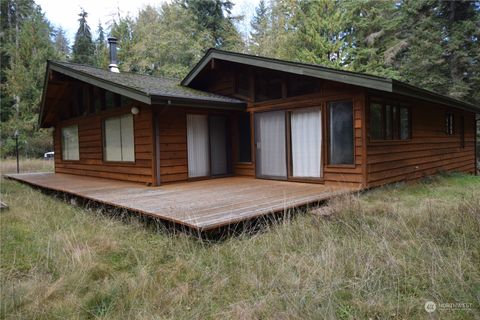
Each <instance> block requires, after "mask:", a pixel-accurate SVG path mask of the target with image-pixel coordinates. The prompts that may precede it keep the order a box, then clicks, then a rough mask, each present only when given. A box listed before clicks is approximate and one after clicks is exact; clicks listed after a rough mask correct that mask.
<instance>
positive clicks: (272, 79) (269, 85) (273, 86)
mask: <svg viewBox="0 0 480 320" xmlns="http://www.w3.org/2000/svg"><path fill="white" fill-rule="evenodd" d="M282 84H283V75H282V74H277V73H270V72H269V73H267V72H259V73H257V74H256V75H255V101H257V102H261V101H267V100H274V99H280V98H281V97H282Z"/></svg>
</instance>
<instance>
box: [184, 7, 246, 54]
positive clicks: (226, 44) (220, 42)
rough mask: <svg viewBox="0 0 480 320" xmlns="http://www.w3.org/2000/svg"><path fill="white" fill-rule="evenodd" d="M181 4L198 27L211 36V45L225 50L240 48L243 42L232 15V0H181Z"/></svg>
mask: <svg viewBox="0 0 480 320" xmlns="http://www.w3.org/2000/svg"><path fill="white" fill-rule="evenodd" d="M182 4H183V6H184V7H185V8H187V9H188V10H189V11H190V12H191V13H192V16H193V17H195V21H196V22H197V24H198V26H199V27H200V28H203V29H205V30H207V31H208V32H209V33H210V34H211V36H212V38H213V44H212V45H213V46H214V47H216V48H221V49H226V50H240V49H241V48H243V42H242V39H241V37H240V34H239V32H238V30H237V29H236V28H235V25H234V21H235V20H236V19H239V18H238V17H232V16H231V13H232V9H233V6H234V4H233V2H232V1H230V0H183V3H182Z"/></svg>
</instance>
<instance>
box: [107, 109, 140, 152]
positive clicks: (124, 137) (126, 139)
mask: <svg viewBox="0 0 480 320" xmlns="http://www.w3.org/2000/svg"><path fill="white" fill-rule="evenodd" d="M103 130H104V135H103V136H104V159H105V160H106V161H135V149H134V138H133V116H132V115H131V114H126V115H123V116H119V117H112V118H108V119H105V121H104V126H103Z"/></svg>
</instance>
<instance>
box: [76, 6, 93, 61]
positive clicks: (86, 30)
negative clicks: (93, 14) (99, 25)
mask: <svg viewBox="0 0 480 320" xmlns="http://www.w3.org/2000/svg"><path fill="white" fill-rule="evenodd" d="M78 16H79V17H80V19H78V22H79V27H78V30H77V33H76V34H75V42H74V44H73V48H72V53H73V62H77V63H84V64H93V62H94V53H95V46H94V44H93V41H92V33H91V31H90V27H89V25H88V23H87V16H88V13H87V12H86V11H85V10H83V9H82V10H81V12H80V13H79V14H78Z"/></svg>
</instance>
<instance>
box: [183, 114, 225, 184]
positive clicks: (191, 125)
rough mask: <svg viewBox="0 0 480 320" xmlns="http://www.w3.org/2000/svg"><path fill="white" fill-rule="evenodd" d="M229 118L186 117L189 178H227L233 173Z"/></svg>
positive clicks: (196, 115) (189, 115) (188, 115)
mask: <svg viewBox="0 0 480 320" xmlns="http://www.w3.org/2000/svg"><path fill="white" fill-rule="evenodd" d="M228 137H229V134H228V125H227V118H226V117H225V116H222V115H212V116H208V115H205V114H187V153H188V177H189V178H201V177H209V176H224V175H227V174H228V173H230V167H231V166H230V148H229V147H230V144H229V139H228Z"/></svg>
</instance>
